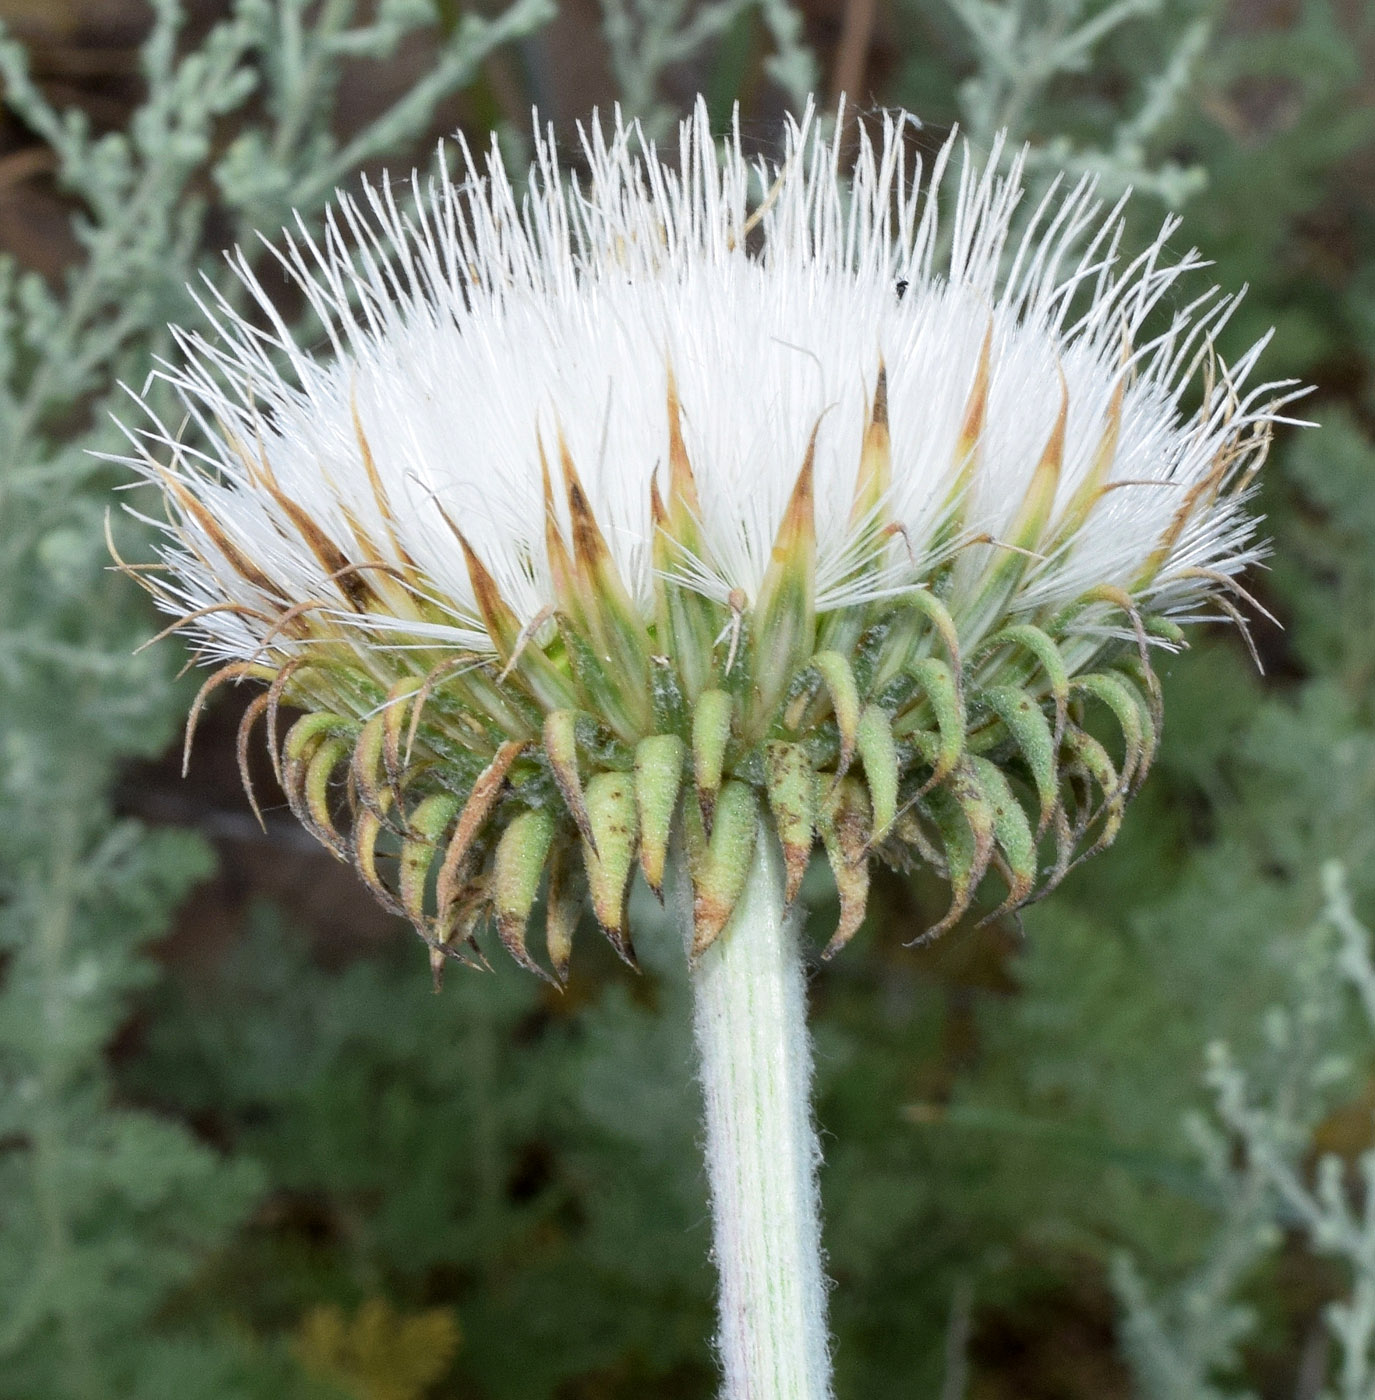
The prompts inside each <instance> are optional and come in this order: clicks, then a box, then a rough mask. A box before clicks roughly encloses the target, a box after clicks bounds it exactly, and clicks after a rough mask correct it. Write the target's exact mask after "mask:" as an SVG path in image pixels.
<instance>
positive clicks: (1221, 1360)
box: [1114, 861, 1375, 1400]
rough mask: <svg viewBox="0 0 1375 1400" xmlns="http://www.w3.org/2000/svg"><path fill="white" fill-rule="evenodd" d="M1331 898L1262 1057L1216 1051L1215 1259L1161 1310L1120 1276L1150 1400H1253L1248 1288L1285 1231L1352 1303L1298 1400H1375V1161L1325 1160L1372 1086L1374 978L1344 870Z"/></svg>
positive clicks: (1327, 1312)
mask: <svg viewBox="0 0 1375 1400" xmlns="http://www.w3.org/2000/svg"><path fill="white" fill-rule="evenodd" d="M1323 885H1324V892H1325V905H1324V908H1323V912H1322V915H1321V917H1320V918H1319V919H1318V920H1317V921H1316V922H1315V923H1314V925H1313V926H1312V928H1311V929H1309V931H1308V932H1307V933H1306V934H1305V935H1304V936H1303V937H1302V938H1301V939H1300V940H1298V941H1297V942H1296V944H1295V945H1294V946H1292V947H1291V948H1290V949H1288V952H1289V954H1290V958H1289V961H1288V966H1287V968H1286V970H1285V973H1286V981H1287V983H1288V985H1287V987H1286V992H1287V996H1286V998H1285V1000H1284V1001H1282V1002H1280V1003H1279V1004H1277V1005H1275V1006H1273V1007H1272V1008H1271V1009H1270V1010H1269V1012H1268V1013H1267V1014H1266V1016H1265V1017H1264V1020H1263V1046H1262V1048H1261V1049H1260V1051H1259V1052H1258V1053H1256V1054H1253V1055H1252V1056H1251V1057H1250V1060H1249V1063H1248V1064H1242V1063H1240V1062H1238V1060H1237V1059H1236V1057H1235V1056H1234V1055H1233V1053H1232V1051H1231V1050H1230V1049H1229V1048H1228V1047H1227V1045H1226V1044H1225V1043H1222V1042H1217V1043H1215V1044H1214V1045H1213V1046H1211V1047H1210V1050H1209V1063H1208V1072H1207V1078H1208V1084H1209V1087H1210V1088H1211V1090H1212V1092H1213V1096H1214V1104H1215V1108H1214V1115H1213V1116H1212V1117H1211V1118H1205V1117H1203V1116H1201V1115H1195V1116H1193V1117H1191V1120H1190V1130H1191V1135H1192V1136H1193V1138H1194V1139H1195V1142H1196V1144H1197V1147H1198V1149H1199V1154H1200V1157H1201V1158H1202V1161H1203V1164H1204V1169H1205V1173H1206V1177H1207V1180H1208V1181H1209V1182H1210V1183H1211V1184H1212V1185H1213V1186H1214V1187H1215V1189H1216V1191H1217V1194H1218V1198H1219V1202H1220V1211H1219V1217H1220V1218H1219V1224H1218V1227H1217V1229H1216V1231H1215V1233H1214V1234H1213V1236H1212V1238H1211V1239H1210V1240H1209V1241H1208V1244H1207V1247H1206V1250H1205V1253H1204V1257H1203V1259H1202V1260H1201V1261H1200V1263H1199V1264H1198V1265H1197V1266H1196V1267H1195V1268H1194V1269H1193V1270H1192V1271H1191V1272H1190V1273H1189V1274H1188V1275H1187V1276H1186V1277H1185V1278H1184V1279H1183V1280H1182V1281H1181V1282H1179V1283H1177V1284H1176V1285H1175V1286H1174V1287H1173V1288H1172V1289H1171V1290H1170V1291H1169V1292H1168V1293H1165V1294H1163V1295H1160V1296H1154V1297H1153V1296H1152V1290H1150V1289H1149V1288H1148V1287H1147V1285H1146V1284H1145V1282H1144V1281H1143V1279H1142V1277H1141V1273H1140V1270H1139V1269H1138V1267H1137V1265H1136V1264H1135V1262H1134V1261H1133V1260H1132V1259H1131V1258H1130V1257H1129V1256H1127V1255H1120V1256H1118V1258H1117V1260H1116V1261H1115V1268H1114V1278H1115V1282H1116V1285H1117V1290H1118V1293H1119V1296H1120V1297H1121V1299H1122V1303H1123V1305H1124V1308H1125V1321H1124V1334H1125V1343H1126V1349H1127V1353H1128V1355H1129V1357H1130V1359H1131V1363H1132V1368H1133V1370H1134V1372H1135V1373H1136V1377H1137V1380H1138V1383H1139V1388H1140V1393H1141V1395H1142V1396H1143V1398H1144V1400H1223V1397H1236V1398H1237V1400H1240V1397H1241V1396H1242V1395H1243V1394H1250V1393H1251V1392H1249V1391H1248V1392H1243V1391H1241V1390H1236V1389H1233V1388H1232V1387H1231V1386H1230V1385H1229V1384H1227V1380H1228V1378H1229V1377H1233V1376H1234V1375H1235V1372H1236V1370H1237V1367H1238V1362H1239V1359H1240V1358H1239V1347H1240V1345H1241V1344H1242V1343H1244V1342H1245V1341H1247V1340H1248V1338H1249V1336H1250V1334H1251V1333H1252V1331H1253V1329H1254V1327H1255V1325H1256V1322H1257V1318H1256V1309H1255V1307H1254V1306H1253V1305H1248V1304H1247V1303H1246V1302H1245V1301H1243V1298H1244V1294H1243V1288H1244V1285H1245V1284H1246V1283H1247V1281H1248V1279H1249V1278H1251V1277H1252V1276H1253V1275H1254V1272H1255V1270H1256V1268H1257V1265H1258V1264H1259V1263H1260V1261H1261V1260H1262V1259H1263V1258H1264V1257H1265V1256H1266V1255H1267V1254H1269V1253H1271V1252H1273V1251H1275V1250H1276V1249H1277V1248H1278V1247H1279V1246H1280V1245H1281V1243H1282V1242H1283V1240H1284V1237H1285V1233H1286V1232H1291V1233H1293V1234H1295V1235H1296V1236H1298V1237H1299V1238H1301V1239H1302V1240H1303V1242H1304V1244H1305V1246H1306V1247H1307V1248H1308V1249H1310V1250H1312V1251H1313V1252H1314V1253H1316V1254H1319V1255H1322V1256H1324V1257H1327V1258H1330V1259H1333V1260H1335V1261H1337V1263H1338V1265H1339V1267H1340V1275H1341V1289H1342V1293H1341V1296H1340V1297H1339V1298H1338V1299H1337V1300H1336V1301H1333V1302H1330V1303H1328V1304H1327V1306H1326V1307H1325V1308H1324V1310H1323V1321H1325V1323H1326V1327H1325V1328H1320V1329H1317V1330H1314V1331H1313V1332H1311V1333H1310V1341H1309V1345H1308V1346H1307V1347H1306V1348H1305V1351H1304V1354H1303V1358H1302V1362H1301V1370H1300V1375H1299V1376H1298V1378H1297V1382H1298V1383H1297V1388H1296V1389H1297V1394H1298V1395H1300V1396H1307V1397H1312V1400H1318V1397H1322V1400H1371V1397H1372V1396H1375V1149H1368V1150H1366V1151H1364V1152H1361V1153H1360V1154H1359V1155H1358V1156H1357V1157H1356V1160H1355V1161H1354V1162H1353V1161H1351V1160H1348V1158H1347V1157H1345V1156H1343V1155H1340V1154H1338V1153H1336V1152H1331V1151H1326V1152H1321V1153H1319V1149H1318V1146H1317V1145H1316V1137H1317V1134H1318V1130H1319V1128H1320V1126H1321V1124H1322V1122H1323V1120H1324V1118H1325V1117H1326V1116H1327V1115H1328V1114H1329V1113H1331V1112H1332V1111H1333V1109H1334V1108H1336V1107H1338V1106H1340V1105H1342V1104H1343V1103H1345V1102H1349V1101H1350V1098H1351V1095H1352V1093H1353V1090H1355V1091H1357V1092H1359V1091H1360V1090H1361V1089H1362V1088H1363V1087H1366V1086H1364V1085H1363V1084H1362V1083H1361V1074H1362V1072H1364V1074H1365V1075H1369V1073H1370V1068H1371V1065H1372V1063H1375V963H1372V961H1371V952H1372V949H1371V934H1370V932H1369V930H1368V929H1366V928H1365V927H1364V926H1363V925H1362V924H1361V923H1360V922H1359V921H1358V920H1357V918H1356V916H1355V914H1354V912H1353V911H1352V908H1351V898H1350V894H1349V892H1348V890H1347V886H1346V879H1345V872H1344V871H1343V868H1342V866H1341V865H1340V864H1339V863H1338V862H1336V861H1331V862H1328V864H1327V865H1326V866H1325V867H1324V870H1323ZM1353 1003H1354V1006H1353ZM1353 1013H1354V1015H1353ZM1353 1021H1354V1022H1355V1023H1356V1025H1355V1026H1353ZM1367 1111H1368V1104H1367ZM1315 1159H1316V1160H1315Z"/></svg>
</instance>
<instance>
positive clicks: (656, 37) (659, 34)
mask: <svg viewBox="0 0 1375 1400" xmlns="http://www.w3.org/2000/svg"><path fill="white" fill-rule="evenodd" d="M600 4H601V11H602V29H603V32H604V34H605V36H606V44H607V50H608V56H609V58H610V61H611V71H612V74H613V76H614V77H615V80H616V88H617V92H618V94H619V97H620V101H621V104H622V106H623V107H624V108H625V110H626V111H627V112H628V113H629V114H630V115H632V116H635V117H638V118H639V120H640V121H641V122H642V123H643V125H644V128H645V131H646V133H647V134H648V135H650V136H651V137H654V138H659V137H662V136H664V135H665V134H667V132H668V131H669V130H670V128H671V126H672V124H673V122H674V121H675V120H676V119H677V117H678V115H679V109H678V106H677V105H676V104H674V103H673V102H671V101H669V100H667V99H666V97H665V95H664V93H663V92H662V90H661V86H662V81H663V78H664V76H665V74H666V73H667V72H668V71H669V70H671V69H673V68H675V67H678V66H680V65H682V64H684V63H689V62H691V61H692V60H694V59H698V58H700V57H701V56H702V54H703V51H704V50H705V49H706V48H707V46H708V45H709V44H711V43H713V41H719V40H720V39H721V38H722V37H723V36H727V35H729V34H730V32H731V31H732V30H735V31H736V32H737V33H738V32H739V30H740V27H741V25H742V24H744V23H746V22H747V21H749V19H750V18H751V17H752V14H753V13H757V14H758V16H759V17H760V18H761V19H762V20H763V22H764V25H765V27H766V29H767V30H768V34H769V39H770V44H771V50H772V51H771V52H770V53H769V55H768V56H767V57H766V58H765V60H764V71H765V73H766V74H767V75H768V76H769V78H771V79H772V80H773V82H775V83H776V84H777V85H778V87H779V88H780V90H781V91H782V92H783V93H784V94H785V95H786V97H787V98H788V101H789V103H790V104H791V106H792V107H793V109H794V110H801V108H802V106H803V104H804V103H805V102H806V100H807V98H808V97H809V96H810V95H811V93H812V92H813V91H814V90H815V88H816V84H817V80H818V78H819V77H820V73H819V71H818V69H817V63H816V59H815V57H814V56H813V54H812V51H811V49H810V48H808V46H807V43H806V41H805V39H804V37H803V33H802V16H801V14H800V13H799V11H798V10H797V9H796V8H795V7H794V6H793V5H791V4H789V3H788V0H708V3H705V4H693V3H691V0H600ZM739 47H740V45H739V43H738V42H737V43H736V44H734V45H731V44H727V45H725V46H724V49H725V53H724V56H725V57H727V58H728V57H729V55H730V52H731V50H732V49H733V48H734V49H738V48H739ZM718 105H723V104H713V107H715V106H718Z"/></svg>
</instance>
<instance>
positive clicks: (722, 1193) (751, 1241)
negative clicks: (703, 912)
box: [678, 826, 832, 1400]
mask: <svg viewBox="0 0 1375 1400" xmlns="http://www.w3.org/2000/svg"><path fill="white" fill-rule="evenodd" d="M783 874H784V872H783V858H782V853H781V852H780V850H779V847H778V842H777V840H776V839H775V837H774V835H773V833H772V831H771V830H769V829H768V828H767V827H765V826H761V828H760V831H759V836H758V839H757V840H756V842H755V850H754V856H753V859H752V862H751V866H750V872H749V877H748V880H747V881H746V884H745V890H744V893H743V894H742V895H741V897H740V900H739V902H738V903H737V905H736V906H735V912H734V914H733V915H732V916H731V919H730V922H729V923H727V925H726V927H725V929H724V930H723V931H722V933H721V935H720V937H719V938H717V940H716V942H715V943H713V944H712V946H711V947H710V948H708V949H707V951H706V952H705V953H703V954H702V956H701V958H700V959H699V960H698V962H697V965H696V966H695V967H694V968H693V970H692V978H691V980H692V990H693V1022H694V1029H695V1032H696V1040H697V1052H698V1056H699V1059H700V1073H701V1080H702V1097H703V1101H704V1105H705V1110H706V1130H707V1176H708V1179H709V1183H710V1186H711V1206H712V1237H713V1242H714V1246H715V1251H714V1252H715V1259H716V1267H717V1270H718V1273H719V1276H720V1284H721V1293H720V1331H719V1333H718V1334H717V1348H718V1351H719V1354H720V1359H721V1366H722V1370H723V1372H724V1378H725V1386H724V1389H723V1391H722V1400H829V1397H830V1396H831V1395H832V1390H831V1363H830V1348H829V1338H828V1334H827V1328H826V1281H825V1278H824V1276H823V1274H822V1267H821V1211H820V1200H819V1196H818V1192H817V1180H816V1173H817V1167H818V1165H819V1163H820V1161H821V1150H820V1146H819V1144H818V1142H817V1136H816V1128H815V1126H814V1124H813V1122H812V1112H811V1102H810V1095H811V1082H812V1047H811V1039H810V1037H809V1036H808V1034H807V999H806V987H805V984H804V981H803V975H802V960H801V957H800V955H799V952H798V941H797V932H798V930H797V923H798V920H797V917H796V915H795V914H794V913H792V912H789V911H787V910H785V908H784V905H783V888H784V886H783ZM678 883H679V888H680V891H681V894H680V900H681V904H682V907H683V917H684V924H685V932H686V935H687V941H688V943H689V945H690V943H691V935H692V917H691V889H690V888H689V887H688V882H687V881H686V880H681V879H680V880H679V882H678Z"/></svg>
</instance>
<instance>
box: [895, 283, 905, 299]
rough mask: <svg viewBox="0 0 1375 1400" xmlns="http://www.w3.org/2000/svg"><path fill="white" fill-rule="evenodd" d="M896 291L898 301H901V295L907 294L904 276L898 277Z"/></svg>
mask: <svg viewBox="0 0 1375 1400" xmlns="http://www.w3.org/2000/svg"><path fill="white" fill-rule="evenodd" d="M896 291H897V294H898V300H899V301H901V300H902V299H903V297H905V296H906V295H907V279H906V278H905V277H899V278H898V285H897V288H896Z"/></svg>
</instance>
